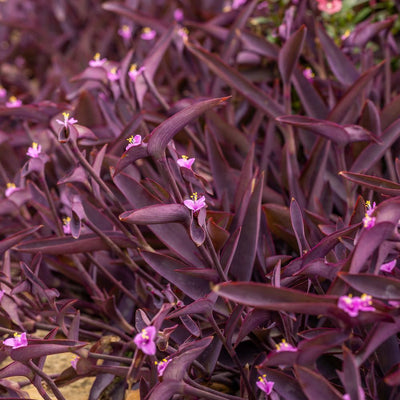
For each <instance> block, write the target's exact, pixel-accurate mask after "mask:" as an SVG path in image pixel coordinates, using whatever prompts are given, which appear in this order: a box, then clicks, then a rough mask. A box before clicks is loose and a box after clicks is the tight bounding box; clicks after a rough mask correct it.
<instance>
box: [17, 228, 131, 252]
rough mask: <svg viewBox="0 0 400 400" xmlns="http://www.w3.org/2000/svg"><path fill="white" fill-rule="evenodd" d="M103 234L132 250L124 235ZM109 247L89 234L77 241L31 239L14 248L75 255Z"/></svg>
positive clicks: (66, 238)
mask: <svg viewBox="0 0 400 400" xmlns="http://www.w3.org/2000/svg"><path fill="white" fill-rule="evenodd" d="M104 234H105V235H106V236H107V237H109V238H110V239H111V240H112V241H113V242H114V243H115V244H116V245H117V246H118V247H122V248H133V247H135V244H134V243H132V241H131V240H129V239H128V238H127V237H126V236H125V235H123V234H122V233H120V232H115V231H108V232H107V231H105V232H104ZM108 249H109V247H108V245H107V243H105V242H104V241H103V240H102V239H101V238H99V237H98V236H97V235H96V234H93V233H90V234H85V235H81V236H80V237H79V238H78V239H74V238H73V237H69V236H67V237H48V238H43V239H33V240H29V241H26V242H24V243H21V244H20V245H19V246H17V247H16V250H17V251H21V252H25V253H33V254H36V253H38V252H41V253H43V254H53V255H57V254H75V253H86V252H91V251H99V250H108Z"/></svg>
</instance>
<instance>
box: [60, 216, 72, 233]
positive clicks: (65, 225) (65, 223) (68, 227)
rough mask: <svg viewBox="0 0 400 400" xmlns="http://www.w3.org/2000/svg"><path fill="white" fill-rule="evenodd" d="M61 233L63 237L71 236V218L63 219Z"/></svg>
mask: <svg viewBox="0 0 400 400" xmlns="http://www.w3.org/2000/svg"><path fill="white" fill-rule="evenodd" d="M62 221H63V232H64V234H65V235H70V234H71V218H70V217H65V218H63V220H62Z"/></svg>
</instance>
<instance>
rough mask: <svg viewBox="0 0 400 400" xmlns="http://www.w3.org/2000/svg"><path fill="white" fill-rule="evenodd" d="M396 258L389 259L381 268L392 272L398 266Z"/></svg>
mask: <svg viewBox="0 0 400 400" xmlns="http://www.w3.org/2000/svg"><path fill="white" fill-rule="evenodd" d="M396 262H397V261H396V260H392V261H389V262H387V263H385V264H382V265H381V266H380V268H379V270H380V271H383V272H388V273H391V272H392V271H393V269H394V267H395V266H396Z"/></svg>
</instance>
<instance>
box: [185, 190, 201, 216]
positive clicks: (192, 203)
mask: <svg viewBox="0 0 400 400" xmlns="http://www.w3.org/2000/svg"><path fill="white" fill-rule="evenodd" d="M190 197H191V199H192V200H189V199H188V200H185V201H184V202H183V204H184V205H185V206H186V207H187V208H188V209H189V210H193V211H194V212H197V211H199V210H201V209H202V208H203V207H206V201H205V200H206V198H205V197H204V196H201V197H200V198H199V199H198V198H197V193H196V192H194V193H193V195H192V196H190Z"/></svg>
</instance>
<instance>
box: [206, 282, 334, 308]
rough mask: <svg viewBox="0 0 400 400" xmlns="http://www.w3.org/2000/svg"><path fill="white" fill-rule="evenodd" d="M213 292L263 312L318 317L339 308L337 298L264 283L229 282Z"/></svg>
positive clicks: (218, 286)
mask: <svg viewBox="0 0 400 400" xmlns="http://www.w3.org/2000/svg"><path fill="white" fill-rule="evenodd" d="M213 290H214V292H216V293H217V294H218V295H219V296H222V297H225V298H227V299H229V300H233V301H236V302H238V303H240V304H245V305H248V306H252V307H256V308H259V309H263V310H274V311H287V312H299V313H302V314H313V315H318V314H330V313H332V312H333V311H334V310H335V309H336V308H337V307H336V303H337V297H334V296H317V295H314V294H305V293H302V292H300V291H297V290H293V289H287V288H277V287H274V286H271V285H268V284H264V283H255V282H227V283H221V284H219V285H217V286H215V287H214V289H213Z"/></svg>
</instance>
